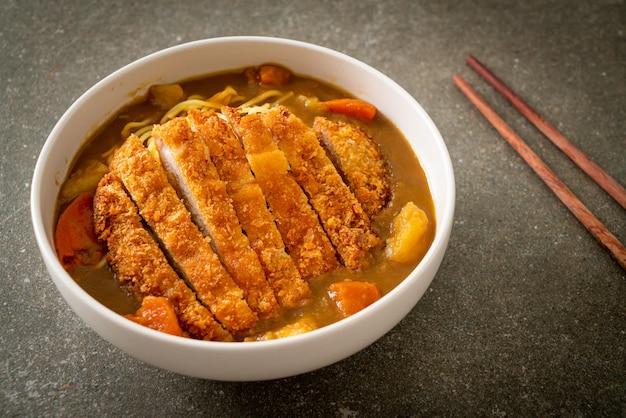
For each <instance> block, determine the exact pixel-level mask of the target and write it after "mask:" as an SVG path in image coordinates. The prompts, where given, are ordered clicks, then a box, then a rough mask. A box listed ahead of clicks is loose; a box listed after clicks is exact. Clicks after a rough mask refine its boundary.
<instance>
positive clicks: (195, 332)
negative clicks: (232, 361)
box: [94, 173, 233, 341]
mask: <svg viewBox="0 0 626 418" xmlns="http://www.w3.org/2000/svg"><path fill="white" fill-rule="evenodd" d="M94 219H95V227H96V233H97V234H98V235H99V238H100V239H101V240H103V241H104V242H106V243H107V246H108V248H109V252H108V254H107V259H108V262H109V265H110V266H111V267H112V268H113V270H114V271H115V272H116V275H115V277H116V278H117V280H118V281H119V282H120V284H121V285H123V286H125V287H127V288H128V289H129V290H130V291H132V292H133V293H135V294H137V295H139V296H141V297H144V296H148V295H151V296H164V297H166V298H167V299H168V300H169V301H170V303H172V306H173V307H174V309H175V311H176V315H177V316H178V318H179V321H180V323H181V326H182V327H183V329H185V330H186V331H187V332H188V333H189V334H190V335H191V336H192V337H194V338H199V339H204V340H213V341H232V340H233V337H232V335H230V333H229V332H228V331H226V330H225V329H224V328H223V327H222V326H221V325H220V324H219V322H217V321H216V320H215V318H214V316H213V314H212V313H211V312H209V310H208V309H207V308H205V307H204V306H203V305H202V304H201V303H200V302H199V301H198V299H197V298H196V295H195V293H194V292H193V291H192V290H191V289H190V288H189V287H188V286H187V284H186V283H185V282H184V281H183V280H182V279H181V278H180V277H178V275H177V274H176V272H175V271H174V270H173V269H172V267H171V266H170V264H169V263H168V261H167V259H166V258H165V255H164V254H163V252H162V251H161V249H160V248H159V245H158V244H157V243H156V242H155V241H154V239H153V238H152V236H151V235H150V233H149V232H148V231H147V230H146V229H145V228H144V227H143V224H142V222H141V218H140V216H139V214H138V213H137V207H136V206H135V204H134V203H133V201H132V200H131V199H130V197H128V195H127V194H126V191H125V190H124V187H123V186H122V183H121V182H120V180H119V179H118V178H117V176H115V174H113V173H108V174H106V175H105V176H104V177H103V178H102V180H101V181H100V184H99V185H98V188H97V190H96V194H95V196H94Z"/></svg>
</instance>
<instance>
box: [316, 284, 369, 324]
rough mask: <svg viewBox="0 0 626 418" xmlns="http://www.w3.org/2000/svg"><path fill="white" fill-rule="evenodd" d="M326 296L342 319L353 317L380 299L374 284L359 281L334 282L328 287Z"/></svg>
mask: <svg viewBox="0 0 626 418" xmlns="http://www.w3.org/2000/svg"><path fill="white" fill-rule="evenodd" d="M328 295H329V296H330V298H331V299H332V300H333V301H334V302H335V303H336V304H337V308H339V311H341V313H342V314H343V316H344V317H347V316H350V315H353V314H355V313H357V312H358V311H360V310H361V309H363V308H365V307H367V306H369V305H371V304H372V303H374V302H376V301H377V300H378V299H380V297H381V294H380V290H379V289H378V286H376V284H375V283H369V282H361V281H343V282H335V283H332V284H331V285H330V286H328Z"/></svg>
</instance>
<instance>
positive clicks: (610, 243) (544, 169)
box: [453, 75, 626, 270]
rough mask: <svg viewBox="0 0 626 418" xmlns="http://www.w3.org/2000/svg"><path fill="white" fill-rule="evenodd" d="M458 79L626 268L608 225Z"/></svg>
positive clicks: (623, 251)
mask: <svg viewBox="0 0 626 418" xmlns="http://www.w3.org/2000/svg"><path fill="white" fill-rule="evenodd" d="M453 80H454V83H455V84H456V85H457V86H458V88H459V89H460V90H461V91H462V92H463V93H464V94H465V95H466V96H467V97H468V99H470V101H471V102H472V103H473V104H474V106H476V107H477V108H478V110H479V111H480V112H481V113H482V114H483V115H484V116H485V118H487V120H488V121H489V122H490V123H491V124H492V125H493V127H494V128H496V130H497V131H498V132H500V134H501V135H502V136H503V137H504V138H505V139H506V140H507V142H508V143H509V144H510V145H511V146H512V147H513V148H514V149H515V151H517V153H518V154H519V155H520V156H521V157H522V158H523V159H524V161H526V163H527V164H528V165H529V166H530V167H531V168H532V169H533V170H534V171H535V173H537V175H539V177H540V178H541V179H542V180H543V181H544V182H545V183H546V185H547V186H548V187H549V188H550V189H551V190H552V191H553V192H554V193H555V194H556V195H557V197H558V198H559V199H560V200H561V202H563V203H564V204H565V206H567V208H568V209H569V210H570V211H571V212H572V213H573V214H574V216H576V218H578V220H579V221H580V222H581V223H582V224H583V225H584V226H585V228H586V229H587V230H588V231H589V232H590V233H591V235H593V236H594V238H596V239H597V240H598V242H599V243H600V244H601V245H602V246H603V247H604V248H605V249H606V250H607V251H608V252H609V253H610V254H611V256H612V257H613V258H614V259H615V260H616V261H617V263H618V264H619V265H620V266H621V267H622V268H623V269H624V270H626V248H624V246H623V245H622V243H621V242H620V241H619V240H618V239H617V238H616V237H615V235H613V234H612V233H611V231H609V230H608V229H607V227H606V226H604V224H603V223H602V222H601V221H600V220H599V219H598V218H596V216H595V215H594V214H593V213H592V212H591V211H590V210H589V209H588V208H587V207H586V206H585V205H584V204H583V203H582V202H581V201H580V200H579V199H578V198H577V197H576V195H574V193H573V192H572V191H571V190H570V189H569V188H568V187H567V186H566V185H565V183H563V181H561V179H559V177H558V176H557V175H556V174H555V173H554V172H553V171H552V170H551V169H550V168H549V167H548V166H547V165H546V164H545V163H544V162H543V161H542V160H541V158H539V156H538V155H537V154H535V152H534V151H533V150H532V149H531V148H530V147H529V146H528V145H526V143H525V142H524V140H522V138H520V137H519V136H518V135H517V134H516V133H515V132H514V131H513V129H512V128H511V127H510V126H509V125H508V124H507V123H506V122H505V121H504V120H503V119H502V118H501V117H500V116H499V115H498V114H497V113H496V112H495V110H493V109H492V108H491V106H489V104H488V103H487V102H486V101H485V100H484V99H483V98H482V97H481V96H480V95H479V94H478V93H477V92H476V91H475V90H474V89H473V88H472V87H471V86H470V85H469V84H468V83H467V82H466V81H465V80H464V79H463V78H462V77H461V76H459V75H455V76H454V77H453Z"/></svg>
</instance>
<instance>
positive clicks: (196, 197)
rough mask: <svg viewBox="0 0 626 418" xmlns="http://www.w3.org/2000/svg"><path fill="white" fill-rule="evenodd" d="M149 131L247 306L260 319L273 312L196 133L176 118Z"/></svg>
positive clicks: (269, 291) (270, 298) (256, 259)
mask: <svg viewBox="0 0 626 418" xmlns="http://www.w3.org/2000/svg"><path fill="white" fill-rule="evenodd" d="M152 136H153V138H154V140H155V143H156V145H157V148H158V150H159V155H160V157H161V163H162V164H163V166H164V167H165V169H166V171H167V173H168V178H169V179H170V183H171V184H173V185H174V187H175V188H176V190H177V191H178V192H179V194H180V195H181V196H182V197H183V200H184V201H185V202H186V203H187V206H188V208H189V209H190V211H191V214H192V217H193V219H194V221H195V222H196V224H197V225H198V226H199V228H200V230H201V231H202V232H203V233H204V235H205V236H209V237H210V238H211V239H212V241H213V245H214V247H215V248H216V251H217V254H218V256H219V258H220V259H221V260H222V262H223V263H224V265H225V266H226V268H227V269H228V271H229V272H230V274H231V275H232V277H233V279H234V280H235V283H237V284H238V285H239V287H241V289H242V290H243V292H244V296H245V298H246V300H247V302H248V305H249V306H250V307H251V308H252V310H254V311H255V312H257V314H258V315H259V317H261V318H268V317H272V316H275V315H277V314H278V308H279V306H278V302H277V301H276V297H275V296H274V292H273V290H272V288H271V287H270V285H269V283H268V281H267V279H266V278H265V271H264V270H263V267H262V266H261V262H260V261H259V257H258V256H257V254H256V252H254V250H253V249H252V248H251V247H250V242H249V241H248V237H246V235H244V233H243V231H242V229H241V225H240V224H239V219H238V218H237V213H236V212H235V209H234V208H233V206H232V204H231V202H230V198H229V196H228V193H227V192H226V184H225V183H224V182H223V181H222V180H221V179H220V177H219V174H218V172H217V169H216V168H215V165H214V164H213V162H212V161H211V154H210V151H209V148H208V146H207V144H206V143H205V141H204V140H203V138H202V136H201V135H199V134H198V133H196V132H194V131H192V130H191V127H190V126H189V123H188V122H187V120H186V119H185V118H182V117H179V118H175V119H172V120H170V121H169V122H166V123H164V124H162V125H157V126H155V127H154V129H153V131H152Z"/></svg>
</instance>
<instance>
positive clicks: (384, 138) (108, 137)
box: [58, 70, 436, 331]
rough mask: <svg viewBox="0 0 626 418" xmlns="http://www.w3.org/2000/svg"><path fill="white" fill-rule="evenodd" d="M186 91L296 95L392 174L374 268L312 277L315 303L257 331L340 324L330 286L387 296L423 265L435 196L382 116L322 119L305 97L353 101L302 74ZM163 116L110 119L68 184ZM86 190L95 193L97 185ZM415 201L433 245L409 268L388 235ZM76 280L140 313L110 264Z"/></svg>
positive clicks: (127, 113) (308, 118) (198, 83)
mask: <svg viewBox="0 0 626 418" xmlns="http://www.w3.org/2000/svg"><path fill="white" fill-rule="evenodd" d="M180 85H181V86H182V87H183V90H184V93H185V97H188V96H191V95H200V96H203V97H211V96H212V95H213V94H215V93H217V92H220V91H222V90H224V88H225V87H227V86H232V87H234V88H235V90H237V92H238V93H239V94H240V95H243V96H245V97H246V98H251V97H255V96H257V95H258V94H260V93H262V92H263V91H264V90H269V89H280V90H284V91H289V92H292V93H293V94H292V95H291V96H290V97H288V98H287V99H285V100H284V101H281V103H280V104H282V105H284V106H286V107H288V108H289V109H290V110H291V111H292V112H293V113H294V114H295V115H297V116H298V117H299V118H300V119H302V120H303V121H304V122H305V123H307V124H308V125H309V126H311V125H312V123H313V119H314V118H315V117H316V116H326V117H328V118H329V119H331V120H345V121H347V122H349V123H351V124H354V125H357V126H359V127H360V128H361V129H363V130H364V131H365V132H366V133H367V134H368V135H369V136H370V137H371V138H372V139H373V140H374V141H375V142H376V144H377V145H378V147H379V149H380V151H381V153H382V154H383V155H384V157H385V159H386V161H387V164H388V166H389V169H390V172H391V199H390V201H389V203H388V205H387V206H386V207H385V208H384V209H383V210H382V211H381V212H380V213H379V214H378V215H377V216H376V218H375V219H374V220H373V223H372V226H373V228H374V230H375V231H376V233H377V234H378V236H379V237H380V239H381V245H379V246H378V247H376V248H374V249H373V251H372V253H373V256H374V262H373V263H371V265H370V266H369V267H366V268H364V269H362V270H359V271H352V270H349V269H346V268H339V269H336V270H334V271H331V272H329V273H326V274H323V275H321V276H318V277H315V278H312V279H310V280H309V285H310V287H311V290H312V298H311V301H310V303H308V304H307V306H305V307H303V308H300V309H297V310H293V311H289V312H287V313H286V314H285V315H284V317H283V318H282V319H281V320H279V321H278V322H276V321H274V322H272V323H271V324H260V326H259V327H258V330H259V331H263V330H264V329H273V328H276V327H279V326H280V325H282V324H283V323H286V322H289V321H290V320H292V319H294V318H296V317H299V316H302V315H306V316H312V317H313V318H315V321H316V322H317V324H318V325H319V326H320V327H322V326H324V325H327V324H329V323H332V322H335V321H337V320H340V319H342V316H341V315H340V313H339V311H338V309H337V308H336V306H335V304H334V302H333V301H332V300H331V299H330V297H329V296H328V294H327V287H328V285H329V284H330V283H332V282H335V281H338V280H344V279H352V280H362V281H368V282H374V283H376V284H377V285H378V287H379V289H380V291H381V293H382V295H383V296H384V295H385V294H386V293H388V292H389V291H391V290H392V289H393V288H394V287H396V286H397V285H398V284H399V283H400V282H401V281H402V280H403V279H404V278H405V277H406V276H407V275H408V274H409V273H410V272H411V271H412V270H413V269H414V268H415V266H416V265H417V263H419V261H420V260H421V258H422V257H423V253H425V251H426V250H427V248H428V247H429V246H430V244H431V243H432V240H433V238H434V234H435V222H436V217H435V211H434V206H433V201H432V197H431V194H430V190H429V186H428V182H427V179H426V176H425V174H424V171H423V169H422V168H421V166H420V164H419V161H418V159H417V157H416V156H415V154H414V152H413V150H412V149H411V147H410V145H409V143H408V142H407V140H406V139H405V138H404V136H403V135H402V133H401V132H399V131H398V129H397V128H396V127H395V126H394V125H393V124H392V123H391V122H390V121H389V120H388V119H387V118H386V117H385V116H384V115H382V114H380V112H378V114H377V115H376V117H375V118H374V120H373V121H371V122H364V121H359V120H355V119H349V118H347V117H345V116H341V115H334V114H330V113H323V114H321V113H320V112H319V110H318V109H311V108H310V107H309V106H307V104H306V101H304V100H302V97H308V98H311V97H316V98H317V99H319V100H320V101H325V100H330V99H336V98H344V97H351V95H350V94H348V93H347V92H345V91H342V90H340V89H338V88H336V87H334V86H331V85H329V84H326V83H322V82H320V81H318V80H315V79H312V78H309V77H304V76H299V75H294V76H293V78H292V80H291V82H290V83H289V84H287V85H284V86H263V85H259V84H258V83H256V84H250V83H248V80H247V78H246V76H245V75H244V71H243V70H238V71H233V72H229V73H223V74H216V75H209V76H205V77H201V78H198V79H194V80H189V81H184V82H181V83H180ZM235 105H236V104H235ZM164 113H165V112H164V110H163V109H161V108H159V107H157V106H155V105H152V104H150V103H149V102H148V101H147V100H142V101H141V102H138V103H134V104H130V105H128V106H126V107H125V108H123V109H122V110H121V111H120V112H119V113H118V114H117V115H116V116H115V117H114V118H113V119H112V120H110V121H109V122H108V123H107V124H105V126H104V127H102V128H101V129H100V130H99V131H98V132H97V133H96V134H95V135H93V136H92V137H91V138H90V139H88V141H87V142H86V145H85V146H84V147H83V149H82V150H81V152H80V153H79V155H78V157H77V158H76V160H75V162H74V166H73V168H72V171H71V173H70V176H68V179H69V178H71V177H72V176H74V177H77V176H81V175H82V174H81V172H82V171H84V170H86V169H87V170H88V169H89V167H90V164H93V161H94V160H96V161H100V162H102V163H103V164H104V165H107V156H108V155H110V153H111V150H112V149H114V148H115V147H117V146H119V145H120V144H121V143H122V142H123V141H124V139H125V138H123V137H122V135H121V132H122V129H123V128H124V126H125V125H126V124H127V123H129V122H131V121H141V120H144V119H146V118H153V119H154V120H157V121H158V120H159V119H160V117H161V116H162V115H163V114H164ZM81 170H82V171H81ZM87 191H89V192H91V193H92V195H93V193H94V191H95V187H94V188H93V189H91V190H87ZM72 198H73V196H64V195H63V193H62V194H61V196H60V197H59V201H58V209H59V212H61V211H62V210H63V208H64V207H65V206H66V205H67V204H68V203H69V202H70V201H71V199H72ZM410 201H412V202H414V203H415V204H416V205H417V206H418V207H419V208H420V209H422V210H423V211H424V212H425V213H426V215H427V217H428V219H429V228H428V233H427V245H424V246H423V249H422V250H421V251H419V252H416V254H415V257H414V260H413V261H412V262H410V263H404V264H400V263H395V262H391V261H389V260H387V259H386V257H385V254H384V242H385V240H386V239H387V238H388V237H389V236H390V224H391V221H392V220H393V218H394V216H395V215H396V214H397V213H398V212H399V211H400V209H401V208H402V207H403V206H404V205H405V204H406V203H407V202H410ZM70 274H71V275H72V277H73V278H74V279H75V280H76V281H77V282H78V283H79V284H80V286H81V287H83V288H84V289H85V290H86V291H87V292H88V293H89V294H91V295H92V296H93V297H94V298H96V299H97V300H98V301H100V302H101V303H102V304H104V305H105V306H107V307H108V308H110V309H112V310H113V311H115V312H117V313H119V314H131V313H134V312H135V311H136V310H137V308H138V307H139V305H140V302H138V301H137V300H136V298H135V297H134V296H132V295H130V294H128V292H127V291H126V290H125V289H124V288H122V287H120V286H119V285H118V283H117V281H116V279H115V277H114V273H113V272H112V271H111V270H110V269H109V268H108V267H106V266H105V267H103V268H89V267H82V268H79V269H75V270H73V271H71V272H70Z"/></svg>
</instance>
